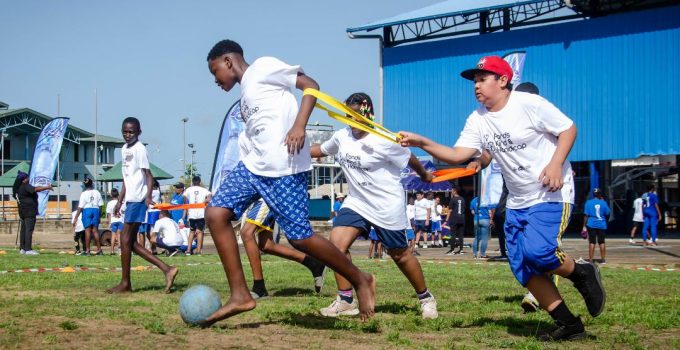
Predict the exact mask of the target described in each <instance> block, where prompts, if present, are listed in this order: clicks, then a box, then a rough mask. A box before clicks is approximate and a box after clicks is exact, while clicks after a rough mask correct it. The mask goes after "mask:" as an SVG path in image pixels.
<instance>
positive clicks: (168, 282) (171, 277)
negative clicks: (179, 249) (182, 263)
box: [165, 266, 179, 294]
mask: <svg viewBox="0 0 680 350" xmlns="http://www.w3.org/2000/svg"><path fill="white" fill-rule="evenodd" d="M178 273H179V269H177V267H175V266H172V267H171V268H170V270H169V271H168V272H167V273H166V274H165V294H169V293H170V292H171V288H172V285H173V284H174V283H175V277H177V274H178Z"/></svg>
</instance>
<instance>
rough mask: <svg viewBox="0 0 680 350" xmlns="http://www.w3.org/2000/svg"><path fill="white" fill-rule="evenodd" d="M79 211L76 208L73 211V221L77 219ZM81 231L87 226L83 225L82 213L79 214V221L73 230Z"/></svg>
mask: <svg viewBox="0 0 680 350" xmlns="http://www.w3.org/2000/svg"><path fill="white" fill-rule="evenodd" d="M77 212H78V211H77V210H74V211H73V212H72V213H71V222H73V220H75V219H76V213H77ZM80 231H85V227H83V216H82V215H80V216H78V222H76V228H75V229H74V230H73V232H80Z"/></svg>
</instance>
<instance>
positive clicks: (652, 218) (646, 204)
mask: <svg viewBox="0 0 680 350" xmlns="http://www.w3.org/2000/svg"><path fill="white" fill-rule="evenodd" d="M642 216H643V218H644V222H643V223H642V242H643V243H642V244H644V245H647V244H652V245H656V229H657V228H656V225H657V223H658V222H659V221H661V218H662V216H661V210H660V209H659V197H658V196H657V195H656V186H654V185H649V186H648V187H647V192H646V193H645V194H643V195H642ZM647 231H649V233H650V235H651V242H650V241H647V239H646V238H647Z"/></svg>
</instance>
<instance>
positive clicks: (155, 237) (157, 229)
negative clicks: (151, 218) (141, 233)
mask: <svg viewBox="0 0 680 350" xmlns="http://www.w3.org/2000/svg"><path fill="white" fill-rule="evenodd" d="M149 240H150V241H151V242H152V243H153V244H155V245H156V246H157V247H158V248H161V249H165V253H166V255H170V256H173V255H175V254H176V253H177V252H178V251H179V249H180V246H182V243H184V240H183V239H182V233H181V232H180V229H179V225H177V223H176V222H175V221H174V220H172V218H171V217H170V212H169V211H167V210H161V211H160V213H159V219H158V220H156V222H155V223H154V225H153V228H152V229H151V236H150V238H149Z"/></svg>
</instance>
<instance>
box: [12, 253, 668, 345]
mask: <svg viewBox="0 0 680 350" xmlns="http://www.w3.org/2000/svg"><path fill="white" fill-rule="evenodd" d="M6 250H7V254H5V255H0V271H4V270H9V269H18V268H37V267H48V268H51V267H64V266H72V267H77V266H87V267H102V268H110V267H114V266H119V260H118V257H117V256H116V257H111V256H106V257H79V256H71V255H65V254H61V255H60V254H57V253H49V252H48V253H44V254H42V255H40V256H35V257H31V256H29V257H26V256H20V255H19V254H18V253H17V252H16V251H15V250H11V249H6ZM168 260H170V261H171V263H172V264H175V265H177V266H178V267H180V274H179V276H178V279H177V288H176V291H175V293H173V294H170V295H165V294H162V289H163V278H162V274H161V273H160V272H159V271H158V270H153V271H139V272H133V274H132V280H133V287H134V289H135V292H134V293H132V294H129V295H124V296H112V295H107V294H105V293H104V292H103V291H104V290H105V289H106V288H107V287H111V286H113V285H114V284H116V283H117V282H118V280H119V278H120V274H119V272H110V271H100V272H76V273H60V272H45V273H5V274H0V310H2V317H0V348H2V349H13V348H32V349H35V348H46V349H51V348H54V349H63V348H84V347H87V348H92V347H96V348H98V349H121V348H129V349H138V348H142V349H152V348H158V349H163V348H165V349H167V348H192V349H203V348H206V349H215V348H229V347H234V348H269V349H391V348H413V349H443V348H455V349H497V348H514V349H542V348H547V349H645V348H651V349H678V348H680V311H679V310H680V306H679V305H680V273H678V272H655V271H631V270H627V269H623V268H611V267H605V268H603V269H602V275H603V279H604V283H605V286H606V288H607V292H608V304H607V307H606V310H605V312H604V313H603V314H602V315H601V316H600V317H598V318H596V319H593V318H591V317H589V316H585V315H587V311H586V309H585V306H584V304H583V301H582V299H581V298H580V296H579V295H578V293H577V292H576V290H575V289H574V288H573V287H572V286H571V282H568V281H564V280H562V282H561V283H560V290H561V291H562V293H563V295H564V296H565V299H566V301H567V305H569V306H570V308H571V309H572V310H573V311H574V312H575V313H578V314H581V315H583V316H582V318H583V320H584V323H585V324H586V327H587V330H588V332H589V337H588V338H587V339H585V340H581V341H577V342H569V343H559V344H556V343H541V342H539V341H538V340H536V338H535V335H536V334H537V333H538V332H542V331H546V330H548V329H550V328H551V324H552V323H551V320H550V317H549V316H548V315H547V314H546V313H544V312H541V313H535V314H523V313H522V311H521V308H520V306H519V302H520V300H521V299H522V296H523V293H524V291H523V289H522V288H521V287H520V286H519V285H518V284H517V282H516V281H515V280H514V278H513V277H512V275H511V274H510V272H509V269H508V267H507V266H506V265H503V264H489V263H482V264H457V265H453V264H450V263H448V262H446V263H437V262H434V263H432V262H422V265H423V269H424V271H425V276H426V278H427V281H428V284H429V287H430V289H431V291H432V292H433V293H434V295H435V296H436V298H437V300H438V304H439V312H440V318H439V319H437V320H428V321H423V320H421V319H420V317H419V315H418V307H417V301H416V298H415V296H414V292H413V290H412V289H411V288H410V286H409V284H408V282H407V281H406V280H405V278H404V277H403V276H402V275H401V274H400V272H399V271H398V269H397V268H396V267H395V265H394V264H393V263H391V262H390V261H383V262H378V261H372V260H366V259H365V258H361V259H358V260H357V261H356V263H357V265H358V266H359V267H360V268H362V269H365V270H366V271H370V272H372V273H374V274H375V275H376V276H377V278H378V300H377V307H376V311H377V314H376V316H375V317H374V318H373V319H372V320H371V321H369V322H366V323H361V322H360V321H358V320H357V319H356V318H340V319H328V318H324V317H322V316H319V315H318V311H317V310H318V309H319V308H321V307H325V306H327V305H328V304H329V303H330V302H331V301H332V299H333V298H334V292H335V289H334V280H333V277H332V274H330V273H329V274H328V275H327V277H328V278H327V279H326V285H325V289H324V292H323V295H322V296H317V295H315V294H314V293H313V288H312V278H311V275H310V274H309V272H308V271H307V270H306V269H305V268H304V267H302V266H301V265H297V264H294V263H291V262H287V261H283V260H281V259H278V258H275V257H271V256H265V257H264V262H263V264H264V270H265V279H266V281H267V288H268V289H269V292H270V295H273V297H270V298H268V299H266V300H263V301H261V302H260V303H259V304H258V307H257V308H256V309H255V310H253V311H251V312H249V313H246V314H242V315H239V316H236V317H235V318H233V319H230V320H226V321H223V322H220V323H218V324H216V325H215V326H213V327H212V328H209V329H197V328H191V327H188V326H186V325H185V324H184V323H183V322H182V320H181V319H180V317H179V313H178V311H177V307H178V300H179V297H180V296H181V293H182V291H184V290H185V289H186V288H188V286H190V285H193V284H198V283H201V284H207V285H209V286H211V287H213V288H215V289H216V290H218V291H219V292H220V293H221V294H222V296H223V300H226V295H227V293H228V292H227V285H226V279H225V277H224V274H223V272H222V267H221V265H219V264H217V263H218V261H219V259H218V257H217V256H216V255H207V256H191V257H173V258H169V259H168ZM195 263H203V264H200V265H188V264H195ZM137 265H148V264H147V263H146V262H143V261H142V260H141V259H139V258H137V257H135V259H134V260H133V266H137ZM244 265H245V266H246V267H247V265H248V264H247V262H246V263H245V264H244ZM246 276H247V279H248V280H249V281H250V280H251V278H250V275H249V270H247V271H246Z"/></svg>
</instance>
